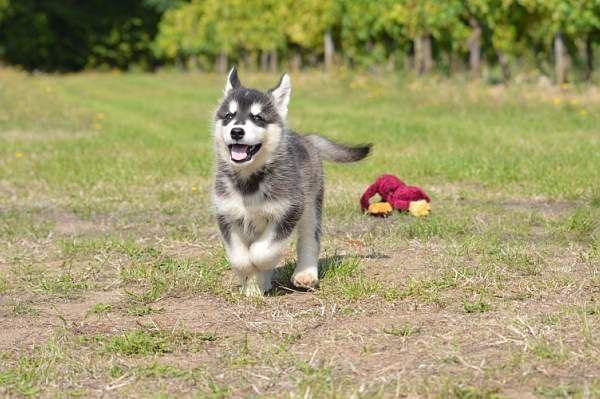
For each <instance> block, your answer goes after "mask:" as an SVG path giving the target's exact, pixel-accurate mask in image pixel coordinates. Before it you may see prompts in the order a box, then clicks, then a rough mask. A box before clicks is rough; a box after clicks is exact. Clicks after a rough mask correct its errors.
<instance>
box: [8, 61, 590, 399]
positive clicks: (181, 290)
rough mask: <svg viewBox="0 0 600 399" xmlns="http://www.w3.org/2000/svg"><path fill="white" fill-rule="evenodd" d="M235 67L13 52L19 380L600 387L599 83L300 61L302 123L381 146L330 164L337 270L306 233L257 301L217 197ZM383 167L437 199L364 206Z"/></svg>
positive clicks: (187, 385)
mask: <svg viewBox="0 0 600 399" xmlns="http://www.w3.org/2000/svg"><path fill="white" fill-rule="evenodd" d="M241 78H242V81H244V82H248V83H249V84H251V85H255V86H258V87H262V88H266V87H270V86H272V85H273V84H274V82H275V81H276V77H274V76H266V75H255V74H251V75H248V74H246V73H244V71H242V72H241ZM223 83H224V77H223V76H216V75H202V74H197V73H170V72H161V73H158V74H153V75H150V74H136V73H131V74H120V73H86V74H73V75H62V76H61V75H43V74H31V75H27V74H23V73H19V72H16V71H12V70H10V69H8V70H7V69H3V70H1V71H0V396H7V397H14V396H47V397H56V396H61V397H63V396H65V397H66V396H84V397H89V396H118V397H180V396H190V397H291V398H299V397H307V398H310V397H315V398H316V397H332V398H333V397H369V398H371V397H373V398H380V397H404V396H405V397H434V398H435V397H460V398H496V397H521V396H531V395H538V396H544V397H588V396H592V397H593V396H594V395H596V396H597V393H598V387H599V386H600V380H598V378H596V377H594V376H597V375H600V361H599V359H600V351H599V350H598V348H600V342H599V340H598V337H599V331H600V317H599V316H598V315H599V313H600V311H599V310H598V303H599V299H598V295H597V293H598V287H599V286H600V268H599V265H600V262H599V260H600V223H599V221H600V141H598V137H600V130H599V126H600V114H598V113H597V112H593V110H594V109H597V108H598V106H599V105H600V98H599V97H598V94H597V93H596V89H595V88H589V87H584V86H581V87H577V86H571V87H569V88H568V89H566V90H562V89H561V90H559V89H558V88H551V89H540V88H538V87H536V86H534V85H530V84H515V85H513V86H510V87H500V86H486V85H485V84H483V83H482V84H469V85H466V84H464V83H463V82H460V81H435V80H429V79H423V80H418V81H414V82H405V81H403V80H402V78H401V77H399V76H388V77H378V76H376V75H354V74H353V73H351V72H349V71H339V72H338V73H336V74H332V75H326V74H322V73H318V72H311V73H306V74H292V83H293V87H294V88H293V94H292V102H291V104H290V118H291V124H292V126H293V127H294V128H297V129H298V130H300V131H302V132H321V133H323V134H325V135H327V136H328V137H331V138H333V139H337V140H340V141H343V142H348V143H360V142H374V144H375V146H374V150H373V153H372V155H371V156H370V157H369V158H367V159H366V160H364V161H362V162H360V163H356V164H348V165H334V164H326V166H325V175H326V182H327V183H326V195H325V198H326V201H325V211H324V229H323V242H322V249H323V250H322V252H321V261H320V277H321V285H320V288H319V289H318V290H316V291H315V292H298V290H295V289H293V287H291V286H290V283H289V279H290V276H291V273H292V271H293V267H294V264H295V259H294V256H295V255H294V251H293V249H294V248H293V245H292V246H291V247H290V251H289V252H288V253H286V257H285V264H284V265H283V266H284V267H283V268H282V269H280V270H278V272H277V277H276V280H277V284H276V289H275V290H273V292H272V293H270V294H269V295H268V296H266V297H265V298H262V299H259V300H247V299H246V298H242V297H240V296H239V295H238V294H237V293H236V292H237V291H238V289H237V284H238V283H237V281H236V279H235V277H234V276H233V274H232V272H231V271H230V270H229V267H228V264H227V260H226V259H225V257H224V253H223V249H222V246H221V243H220V240H219V238H218V234H217V229H216V226H215V221H214V219H213V217H212V211H211V194H210V192H211V179H212V163H213V155H212V153H213V148H212V141H211V132H210V126H209V120H210V118H211V115H212V113H213V111H214V108H215V106H216V103H217V101H218V99H219V97H220V96H221V93H222V88H223ZM555 97H558V98H560V99H561V101H560V104H566V105H555V101H554V98H555ZM571 100H577V101H571ZM571 104H577V105H571ZM581 110H586V111H587V113H585V112H584V113H582V112H580V111H581ZM383 173H392V174H396V175H397V176H399V177H400V178H402V179H403V180H405V181H406V182H407V183H408V184H415V185H418V186H420V187H422V188H424V189H425V191H426V192H428V193H429V194H430V196H431V197H432V203H431V205H432V213H431V215H429V216H428V217H426V218H414V217H412V216H410V215H408V214H405V213H404V214H401V213H399V212H396V213H394V214H393V215H391V216H390V217H388V218H385V219H379V218H370V217H368V216H366V215H363V214H362V213H361V212H360V210H359V207H358V199H359V196H360V194H361V193H362V191H363V190H364V189H365V187H366V186H367V185H368V184H369V183H371V182H372V181H373V180H374V179H375V178H376V177H377V176H379V175H381V174H383Z"/></svg>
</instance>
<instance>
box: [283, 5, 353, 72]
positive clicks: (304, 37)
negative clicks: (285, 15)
mask: <svg viewBox="0 0 600 399" xmlns="http://www.w3.org/2000/svg"><path fill="white" fill-rule="evenodd" d="M288 10H289V13H290V14H289V15H290V18H289V20H288V21H286V22H287V24H286V27H285V33H286V36H287V38H288V41H289V42H290V43H291V44H292V46H293V47H295V48H297V49H298V50H299V51H300V52H303V51H304V52H309V51H310V50H312V51H314V52H315V53H316V54H318V55H321V54H322V55H323V60H324V64H325V69H328V68H330V67H331V66H332V65H333V62H334V57H335V39H334V36H335V34H336V33H337V32H338V31H339V28H340V16H341V10H342V9H341V3H340V1H338V0H305V1H291V2H290V3H289V5H288Z"/></svg>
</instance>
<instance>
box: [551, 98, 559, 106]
mask: <svg viewBox="0 0 600 399" xmlns="http://www.w3.org/2000/svg"><path fill="white" fill-rule="evenodd" d="M552 102H553V103H554V105H560V103H561V100H560V98H558V97H554V100H552Z"/></svg>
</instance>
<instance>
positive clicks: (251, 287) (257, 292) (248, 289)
mask: <svg viewBox="0 0 600 399" xmlns="http://www.w3.org/2000/svg"><path fill="white" fill-rule="evenodd" d="M262 283H263V282H262V281H261V279H260V278H259V277H258V276H257V275H256V274H253V275H250V276H247V277H244V278H243V279H242V288H241V289H240V292H241V293H242V295H244V296H248V297H256V296H262V295H263V292H264V291H263V287H262Z"/></svg>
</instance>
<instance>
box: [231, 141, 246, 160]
mask: <svg viewBox="0 0 600 399" xmlns="http://www.w3.org/2000/svg"><path fill="white" fill-rule="evenodd" d="M247 150H248V146H247V145H243V144H234V145H232V146H231V158H232V159H233V160H234V161H242V160H244V159H246V157H247V156H248V154H247V152H246V151H247Z"/></svg>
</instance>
